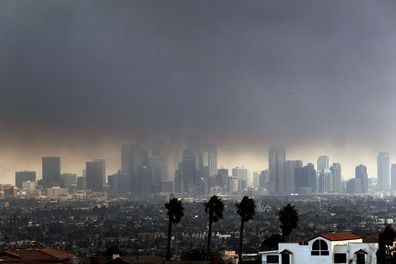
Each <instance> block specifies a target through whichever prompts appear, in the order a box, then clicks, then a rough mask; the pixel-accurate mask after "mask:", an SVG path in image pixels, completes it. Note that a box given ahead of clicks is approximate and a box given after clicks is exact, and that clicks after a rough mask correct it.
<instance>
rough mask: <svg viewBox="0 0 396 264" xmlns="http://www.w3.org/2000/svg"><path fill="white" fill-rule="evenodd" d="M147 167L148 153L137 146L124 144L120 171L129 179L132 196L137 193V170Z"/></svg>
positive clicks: (138, 181) (138, 180) (139, 181)
mask: <svg viewBox="0 0 396 264" xmlns="http://www.w3.org/2000/svg"><path fill="white" fill-rule="evenodd" d="M148 166H149V155H148V151H147V150H146V149H145V148H143V147H142V146H140V145H139V144H132V143H130V144H124V145H122V146H121V170H122V171H124V172H125V173H126V174H127V175H128V177H129V178H130V180H129V183H130V186H129V189H130V193H131V194H132V196H135V195H136V193H137V192H138V191H139V184H140V183H141V179H139V177H138V176H139V175H138V170H139V168H142V167H148Z"/></svg>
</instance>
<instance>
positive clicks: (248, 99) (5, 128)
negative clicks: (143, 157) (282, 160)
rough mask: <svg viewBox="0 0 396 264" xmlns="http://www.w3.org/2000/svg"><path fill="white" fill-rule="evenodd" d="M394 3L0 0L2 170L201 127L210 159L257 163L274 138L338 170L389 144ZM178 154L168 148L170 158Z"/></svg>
mask: <svg viewBox="0 0 396 264" xmlns="http://www.w3.org/2000/svg"><path fill="white" fill-rule="evenodd" d="M395 11H396V5H395V4H394V3H391V2H386V1H379V2H375V3H373V2H370V1H357V0H353V1H348V2H345V1H338V2H334V3H326V2H315V1H312V0H303V1H301V2H300V1H299V2H295V1H291V0H287V1H282V2H274V1H256V0H252V1H251V2H250V3H249V4H245V3H241V2H239V1H216V2H215V3H213V2H212V1H197V2H185V1H179V0H173V1H169V2H166V3H162V4H160V5H159V4H158V5H157V4H153V3H149V2H140V1H116V2H96V1H84V3H80V2H79V3H73V2H70V1H63V0H61V1H56V2H53V1H47V0H40V1H34V2H33V1H32V2H29V1H28V2H26V1H18V0H12V1H9V0H5V1H1V3H0V30H1V32H3V34H2V36H1V37H0V38H1V41H0V56H1V60H0V85H1V86H0V87H1V88H0V146H1V151H0V177H1V179H2V180H4V181H7V182H10V183H11V182H13V179H12V178H13V174H14V172H15V171H17V170H24V169H26V170H34V171H37V172H38V175H40V174H41V172H40V168H39V165H38V162H37V161H39V160H40V159H41V157H43V156H60V157H62V161H63V162H62V167H63V168H64V169H65V171H66V172H72V173H76V174H81V170H82V168H84V164H85V162H86V161H89V160H94V159H97V158H103V159H106V161H107V163H106V167H107V169H108V171H109V173H110V174H112V173H116V172H117V169H118V168H119V167H120V165H119V163H120V158H119V146H120V145H121V144H123V143H127V142H129V141H134V140H135V139H137V138H140V137H146V138H148V139H161V138H165V139H168V138H169V139H170V142H171V144H172V146H173V148H174V149H181V145H182V144H183V143H184V142H186V141H188V140H189V139H190V138H191V137H194V136H197V137H199V138H201V139H203V140H205V141H208V142H215V143H216V144H217V146H218V149H219V151H218V156H219V158H218V165H219V167H220V166H224V167H227V168H232V167H233V166H240V165H245V166H246V167H248V168H250V170H252V171H253V170H261V169H265V168H266V167H267V166H268V164H267V156H266V152H267V149H268V148H269V147H270V146H283V147H285V149H287V153H288V154H287V159H291V160H297V159H301V160H303V161H304V164H305V163H308V162H310V163H313V164H316V160H317V156H319V155H322V154H326V155H328V156H329V157H330V162H331V163H332V162H340V163H341V164H342V166H343V173H345V174H344V175H345V177H346V178H352V177H353V176H354V168H355V166H357V165H359V164H364V165H365V166H367V169H368V174H369V176H370V177H374V176H375V175H376V155H377V153H379V152H381V151H388V152H389V153H390V156H391V158H392V157H393V156H396V142H395V141H394V140H393V136H394V134H395V133H396V123H395V122H394V121H393V120H394V115H395V113H396V105H395V104H394V103H393V101H392V99H393V98H394V97H395V95H396V92H395V89H394V83H395V74H394V72H395V70H396V64H395V61H396V57H395V56H396V55H395V53H394V47H395V44H396V33H395V31H394V30H393V28H394V26H393V25H395V24H396V18H395V16H394V13H395ZM177 161H178V160H177V159H176V158H175V160H174V161H173V163H174V164H176V163H177Z"/></svg>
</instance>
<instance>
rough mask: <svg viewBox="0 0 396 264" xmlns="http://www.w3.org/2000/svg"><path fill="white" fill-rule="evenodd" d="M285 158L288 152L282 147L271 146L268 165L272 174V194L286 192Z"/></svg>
mask: <svg viewBox="0 0 396 264" xmlns="http://www.w3.org/2000/svg"><path fill="white" fill-rule="evenodd" d="M285 160H286V153H285V149H284V148H282V147H271V148H270V149H269V152H268V166H269V175H270V187H269V188H270V189H269V192H270V193H271V194H282V193H284V192H285Z"/></svg>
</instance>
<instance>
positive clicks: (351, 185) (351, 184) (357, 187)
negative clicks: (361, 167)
mask: <svg viewBox="0 0 396 264" xmlns="http://www.w3.org/2000/svg"><path fill="white" fill-rule="evenodd" d="M361 188H362V183H361V181H360V179H359V178H353V179H349V180H348V181H347V182H346V191H347V193H362V189H361Z"/></svg>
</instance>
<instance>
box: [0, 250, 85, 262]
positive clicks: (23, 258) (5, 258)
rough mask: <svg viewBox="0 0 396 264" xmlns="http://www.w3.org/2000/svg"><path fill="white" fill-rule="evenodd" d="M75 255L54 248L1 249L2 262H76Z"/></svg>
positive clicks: (0, 259)
mask: <svg viewBox="0 0 396 264" xmlns="http://www.w3.org/2000/svg"><path fill="white" fill-rule="evenodd" d="M76 261H77V258H76V256H75V255H73V254H70V253H66V252H64V251H60V250H57V249H54V248H48V247H46V248H12V249H3V250H1V251H0V262H1V263H74V262H76Z"/></svg>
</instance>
